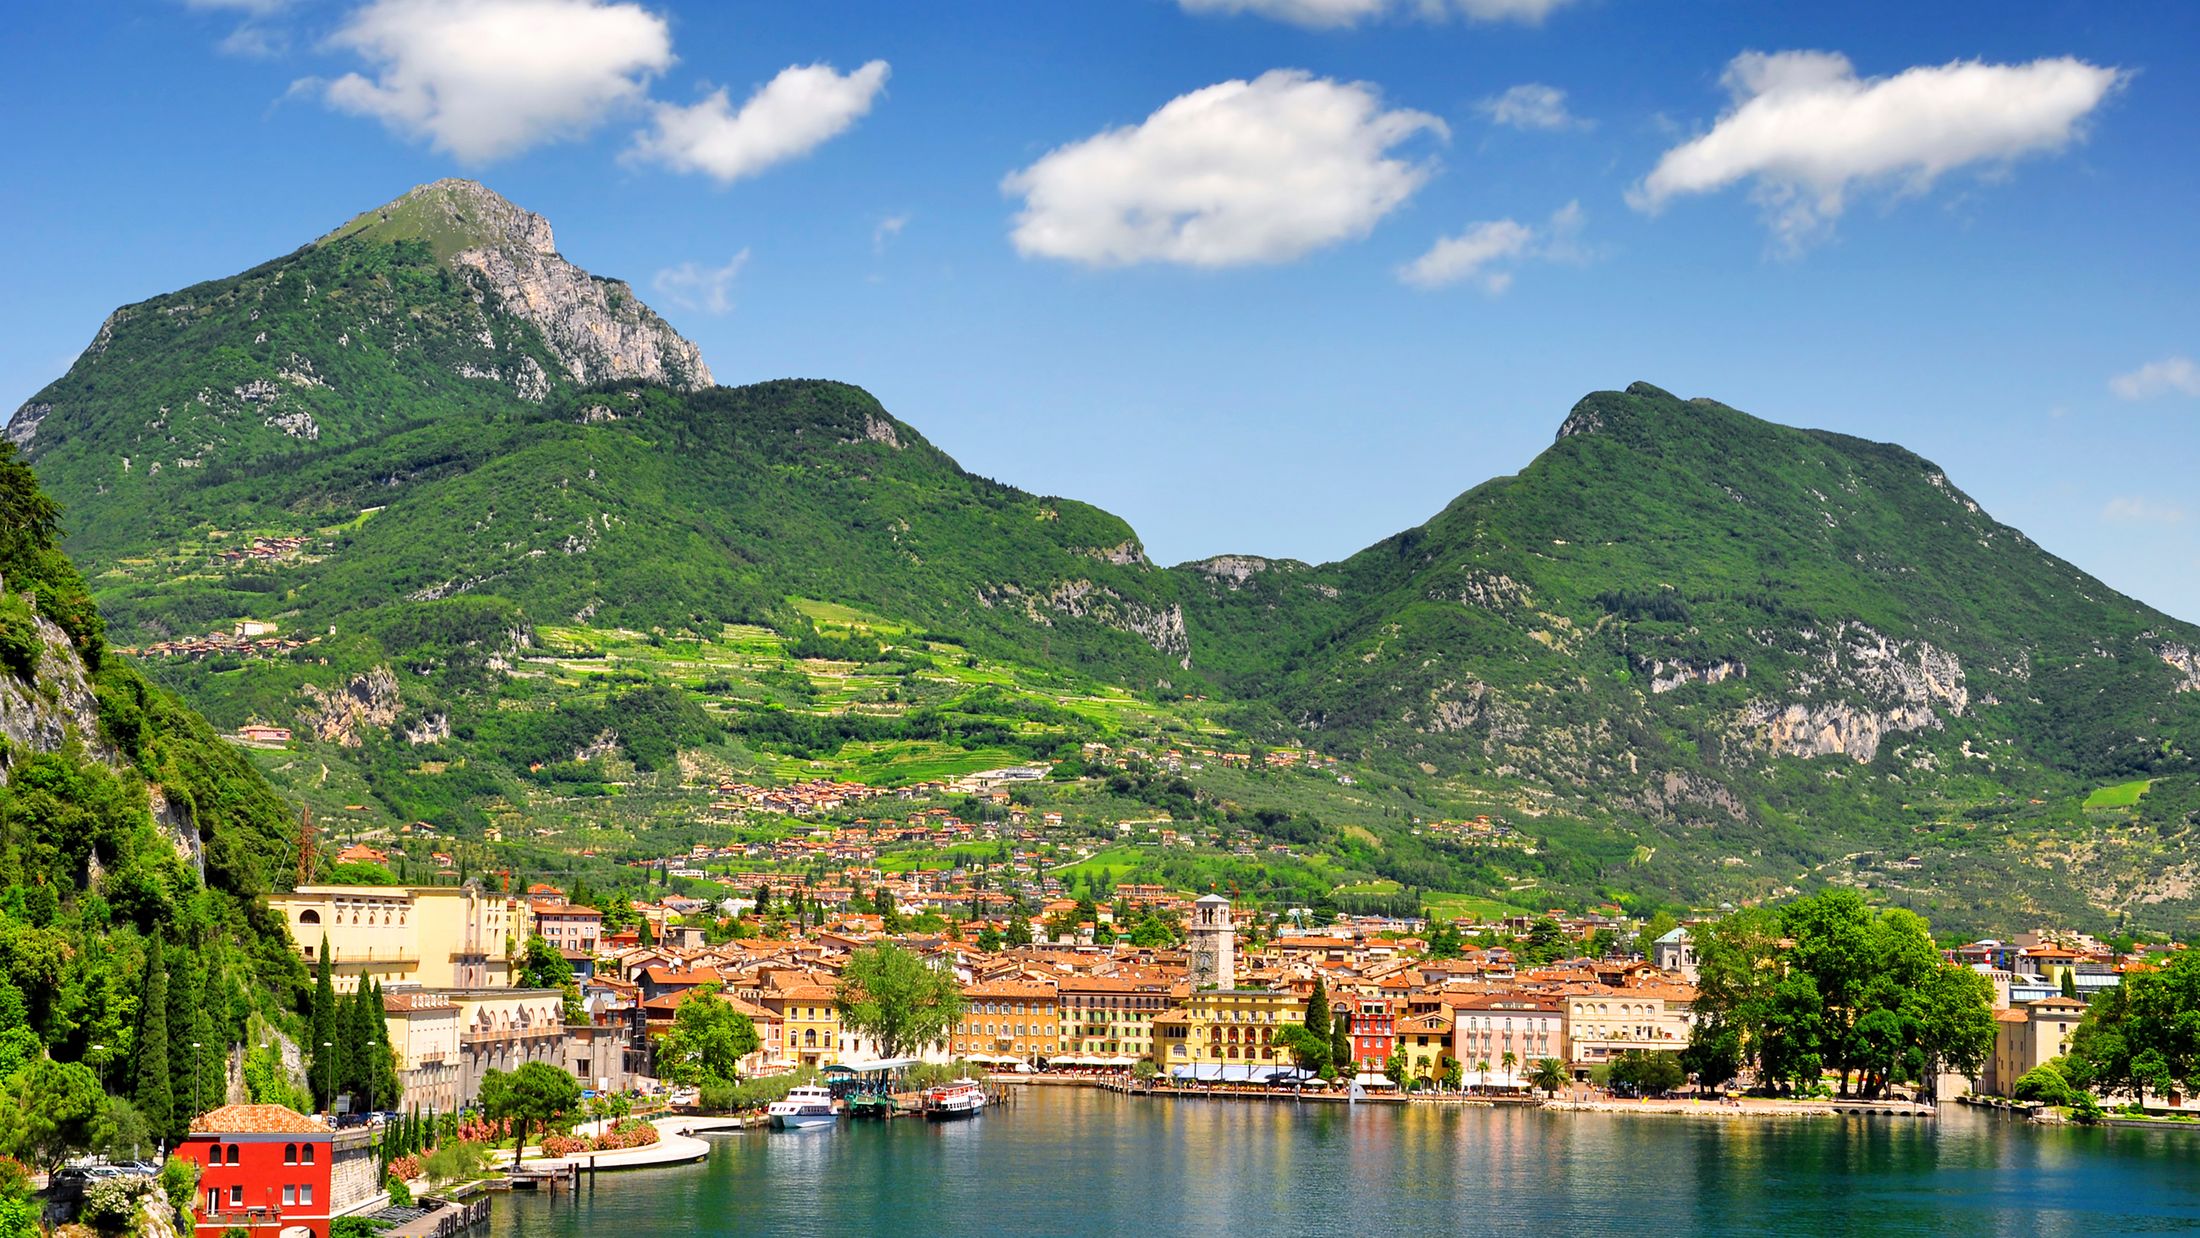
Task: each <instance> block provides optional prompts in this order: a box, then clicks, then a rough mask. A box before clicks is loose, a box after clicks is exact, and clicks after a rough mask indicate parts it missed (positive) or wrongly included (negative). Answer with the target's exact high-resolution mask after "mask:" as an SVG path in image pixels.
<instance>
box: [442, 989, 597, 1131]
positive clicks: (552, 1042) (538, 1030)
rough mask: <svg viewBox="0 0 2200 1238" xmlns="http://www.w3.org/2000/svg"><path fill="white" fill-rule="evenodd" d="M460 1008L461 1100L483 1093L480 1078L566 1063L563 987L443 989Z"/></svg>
mask: <svg viewBox="0 0 2200 1238" xmlns="http://www.w3.org/2000/svg"><path fill="white" fill-rule="evenodd" d="M428 995H429V996H441V997H448V998H449V999H450V1000H451V1003H452V1004H453V1005H454V1006H456V1007H458V1065H459V1077H458V1084H459V1100H460V1103H462V1104H463V1103H471V1102H472V1101H473V1100H474V1099H475V1098H476V1097H478V1096H480V1095H481V1077H482V1076H483V1075H486V1074H488V1073H489V1072H490V1071H492V1070H502V1071H514V1070H518V1069H519V1068H520V1067H521V1066H522V1065H524V1064H525V1063H528V1062H548V1063H550V1064H551V1065H552V1066H557V1067H560V1068H561V1069H562V1068H564V1067H565V1065H566V1063H565V1047H564V1046H565V994H564V992H562V991H561V990H558V989H439V990H430V991H428Z"/></svg>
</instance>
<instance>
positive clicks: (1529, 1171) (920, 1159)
mask: <svg viewBox="0 0 2200 1238" xmlns="http://www.w3.org/2000/svg"><path fill="white" fill-rule="evenodd" d="M2196 1137H2200V1132H2191V1133H2187V1132H2181V1131H2126V1130H2106V1131H2090V1130H2040V1129H2036V1128H2031V1127H2027V1126H2025V1125H2023V1124H2021V1123H2011V1122H2008V1121H2006V1120H2004V1119H2000V1118H1997V1117H1992V1116H1986V1115H1980V1114H1976V1113H1972V1112H1970V1111H1968V1110H1958V1109H1955V1108H1954V1107H1950V1112H1948V1113H1947V1114H1944V1115H1943V1116H1942V1118H1940V1119H1939V1120H1938V1121H1937V1122H1920V1121H1886V1120H1877V1121H1874V1120H1869V1119H1862V1118H1855V1119H1851V1118H1802V1119H1791V1120H1771V1119H1738V1118H1727V1117H1706V1118H1692V1119H1677V1118H1660V1117H1650V1116H1627V1115H1603V1114H1546V1113H1540V1112H1535V1111H1517V1110H1492V1109H1479V1108H1439V1107H1420V1106H1416V1107H1411V1108H1406V1109H1396V1108H1387V1107H1375V1106H1355V1107H1349V1108H1347V1107H1343V1106H1324V1105H1293V1104H1252V1103H1244V1102H1227V1101H1212V1100H1210V1101H1183V1102H1174V1103H1172V1102H1165V1101H1148V1100H1135V1099H1129V1098H1124V1097H1118V1096H1114V1095H1110V1094H1105V1093H1095V1092H1084V1091H1069V1090H1045V1089H1033V1090H1031V1091H1029V1092H1028V1093H1027V1094H1026V1095H1025V1096H1024V1097H1023V1098H1022V1099H1021V1100H1020V1101H1019V1103H1017V1104H1016V1105H1015V1106H1013V1107H1011V1108H1009V1109H1006V1110H1001V1111H996V1112H991V1113H988V1114H986V1115H985V1116H983V1117H981V1118H978V1119H976V1120H974V1121H969V1122H955V1123H945V1124H940V1125H931V1124H927V1123H922V1122H917V1121H896V1122H891V1123H861V1124H843V1125H842V1126H841V1127H840V1128H838V1129H831V1130H823V1131H813V1132H788V1133H784V1134H765V1133H761V1132H755V1133H749V1134H741V1135H733V1136H726V1137H721V1138H719V1139H718V1141H717V1146H716V1149H715V1151H714V1152H713V1153H712V1156H711V1159H710V1160H709V1162H707V1163H706V1164H705V1165H703V1166H699V1167H694V1166H691V1167H684V1168H675V1169H666V1170H652V1171H647V1172H643V1173H636V1174H626V1175H610V1174H606V1175H604V1176H603V1177H602V1178H601V1179H599V1182H598V1185H597V1187H596V1189H595V1190H594V1191H593V1192H585V1191H584V1192H583V1194H582V1195H581V1196H580V1198H578V1199H577V1200H574V1199H560V1200H548V1199H536V1198H530V1197H526V1196H515V1197H512V1198H510V1199H509V1200H500V1201H499V1202H498V1205H497V1208H496V1214H495V1219H494V1222H493V1227H492V1228H493V1232H494V1233H495V1234H497V1235H502V1236H512V1235H527V1236H528V1238H534V1236H535V1235H545V1236H549V1238H566V1236H575V1238H577V1236H579V1235H613V1236H616V1238H642V1236H643V1235H650V1234H661V1233H689V1234H697V1235H733V1234H767V1233H769V1234H784V1233H796V1234H825V1233H833V1234H843V1233H867V1234H886V1235H902V1234H910V1235H918V1234H964V1233H985V1234H1122V1235H1144V1234H1173V1233H1210V1234H1261V1235H1296V1234H1308V1235H1317V1234H1318V1235H1328V1234H1337V1235H1344V1234H1353V1235H1363V1234H1385V1235H1415V1234H1430V1233H1548V1234H1575V1233H1601V1234H1610V1235H1623V1234H1638V1233H1661V1234H1717V1235H1723V1234H1787V1233H1831V1234H1875V1235H1876V1234H1917V1235H1933V1236H1934V1238H1946V1236H1949V1235H1963V1234H1997V1235H1998V1234H2010V1235H2034V1234H2039V1235H2066V1234H2067V1235H2080V1234H2086V1235H2091V1234H2103V1233H2118V1232H2140V1231H2152V1232H2159V1231H2163V1230H2185V1229H2193V1228H2200V1174H2195V1173H2194V1172H2192V1171H2193V1170H2194V1169H2195V1167H2196V1165H2195V1156H2196V1154H2200V1142H2196Z"/></svg>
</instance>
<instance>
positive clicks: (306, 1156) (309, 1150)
mask: <svg viewBox="0 0 2200 1238" xmlns="http://www.w3.org/2000/svg"><path fill="white" fill-rule="evenodd" d="M298 1163H299V1164H301V1165H311V1164H312V1163H313V1145H312V1144H310V1143H308V1144H300V1145H299V1146H298Z"/></svg>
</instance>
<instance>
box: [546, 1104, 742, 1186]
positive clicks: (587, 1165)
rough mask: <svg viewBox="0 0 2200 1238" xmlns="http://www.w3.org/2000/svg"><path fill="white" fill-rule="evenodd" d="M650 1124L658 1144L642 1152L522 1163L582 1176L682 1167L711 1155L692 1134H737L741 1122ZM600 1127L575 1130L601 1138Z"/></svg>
mask: <svg viewBox="0 0 2200 1238" xmlns="http://www.w3.org/2000/svg"><path fill="white" fill-rule="evenodd" d="M649 1124H650V1125H651V1126H654V1127H656V1128H657V1142H655V1143H653V1144H650V1145H648V1146H647V1147H641V1148H621V1149H619V1150H618V1151H616V1152H582V1153H579V1154H578V1155H574V1156H531V1157H528V1158H526V1159H525V1160H523V1161H522V1162H520V1163H521V1165H522V1167H524V1168H527V1169H536V1170H541V1169H569V1168H578V1169H579V1170H580V1171H581V1172H582V1173H586V1172H588V1171H589V1170H590V1169H647V1168H649V1167H651V1166H653V1165H685V1164H687V1163H689V1162H690V1161H699V1160H702V1159H703V1158H704V1157H706V1156H709V1155H710V1144H709V1143H708V1142H706V1141H704V1140H701V1139H697V1138H696V1137H695V1134H694V1133H695V1132H702V1131H721V1130H739V1129H741V1125H742V1120H741V1119H740V1118H703V1117H694V1118H683V1117H669V1118H651V1119H650V1120H649ZM602 1125H603V1124H601V1123H596V1122H584V1123H582V1124H581V1126H580V1127H579V1128H578V1130H579V1132H580V1133H581V1134H585V1135H595V1134H601V1133H602V1130H601V1127H602Z"/></svg>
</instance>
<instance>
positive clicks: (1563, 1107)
mask: <svg viewBox="0 0 2200 1238" xmlns="http://www.w3.org/2000/svg"><path fill="white" fill-rule="evenodd" d="M989 1081H994V1082H1000V1083H1006V1084H1014V1085H1016V1086H1019V1087H1086V1088H1098V1089H1100V1090H1102V1091H1106V1092H1114V1093H1116V1094H1118V1095H1121V1096H1136V1097H1149V1098H1152V1099H1156V1100H1235V1101H1271V1102H1285V1103H1291V1104H1319V1105H1345V1104H1364V1105H1380V1106H1386V1107H1388V1106H1403V1105H1443V1106H1450V1107H1458V1108H1480V1109H1542V1110H1548V1111H1552V1112H1557V1113H1609V1114H1637V1115H1651V1116H1659V1117H1684V1118H1815V1117H1884V1118H1932V1117H1936V1116H1938V1112H1939V1111H1938V1110H1937V1109H1936V1108H1935V1107H1934V1106H1932V1105H1928V1104H1923V1103H1920V1102H1914V1101H1885V1100H1771V1099H1764V1098H1758V1097H1743V1098H1740V1099H1738V1100H1733V1101H1726V1100H1720V1099H1711V1098H1696V1097H1687V1098H1676V1099H1668V1100H1619V1099H1602V1100H1555V1099H1553V1100H1534V1099H1516V1098H1508V1097H1501V1096H1474V1095H1464V1094H1460V1093H1456V1092H1445V1093H1441V1094H1436V1095H1427V1094H1408V1095H1398V1094H1395V1093H1391V1094H1379V1095H1362V1096H1359V1097H1350V1096H1346V1095H1344V1094H1343V1093H1339V1092H1306V1093H1301V1092H1282V1091H1261V1090H1255V1089H1243V1090H1234V1089H1229V1088H1215V1089H1197V1088H1172V1087H1136V1086H1133V1085H1131V1084H1128V1083H1126V1082H1124V1081H1121V1080H1118V1079H1111V1078H1103V1077H1097V1076H1081V1075H1052V1076H1049V1075H995V1076H989Z"/></svg>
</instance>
